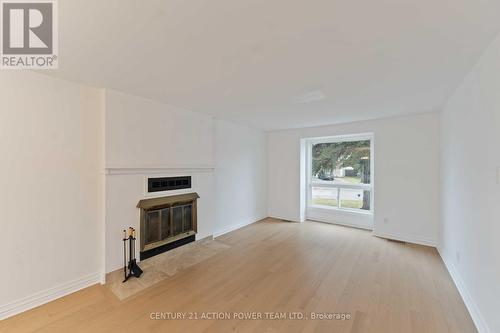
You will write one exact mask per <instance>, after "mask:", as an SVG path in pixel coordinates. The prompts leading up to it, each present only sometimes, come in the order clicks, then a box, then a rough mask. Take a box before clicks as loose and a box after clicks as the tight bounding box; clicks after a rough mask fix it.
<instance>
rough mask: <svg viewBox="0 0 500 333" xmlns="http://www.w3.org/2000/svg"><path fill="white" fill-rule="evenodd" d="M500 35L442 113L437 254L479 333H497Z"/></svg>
mask: <svg viewBox="0 0 500 333" xmlns="http://www.w3.org/2000/svg"><path fill="white" fill-rule="evenodd" d="M499 92H500V36H499V37H497V39H496V40H495V42H494V43H493V44H492V45H491V46H490V47H489V49H488V50H487V51H486V52H485V54H484V55H483V56H482V58H481V59H480V61H479V63H478V64H477V65H476V66H475V67H474V68H473V70H472V71H471V72H470V73H469V74H468V75H467V77H466V78H465V80H464V81H463V83H462V84H461V85H460V87H459V88H458V89H457V91H456V92H455V93H454V95H453V96H452V97H451V98H450V100H449V101H448V103H447V105H446V106H445V108H444V111H443V112H442V120H441V129H442V130H441V132H442V169H441V170H442V198H441V201H442V203H443V205H442V218H441V220H442V224H441V230H440V253H441V255H442V256H443V258H444V260H445V262H446V264H447V266H448V267H449V269H450V273H452V276H453V277H454V279H455V281H456V282H457V285H458V287H459V289H460V291H461V293H462V295H463V297H464V300H465V301H466V304H467V305H468V307H469V310H470V312H471V314H472V316H473V318H474V320H475V322H476V326H477V327H478V329H479V330H480V331H482V332H488V331H489V332H500V317H499V316H498V309H499V308H500V284H499V281H500V261H499V254H500V242H499V240H498V237H499V235H500V218H499V215H498V207H499V204H500V179H499V178H500V169H499V168H500V148H499V144H500V94H499Z"/></svg>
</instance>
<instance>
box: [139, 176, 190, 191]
mask: <svg viewBox="0 0 500 333" xmlns="http://www.w3.org/2000/svg"><path fill="white" fill-rule="evenodd" d="M183 188H191V176H183V177H161V178H148V192H160V191H172V190H180V189H183Z"/></svg>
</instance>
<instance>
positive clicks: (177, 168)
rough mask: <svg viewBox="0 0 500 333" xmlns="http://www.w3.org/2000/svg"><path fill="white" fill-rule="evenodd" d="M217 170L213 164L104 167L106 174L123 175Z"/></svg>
mask: <svg viewBox="0 0 500 333" xmlns="http://www.w3.org/2000/svg"><path fill="white" fill-rule="evenodd" d="M214 170H215V165H213V164H189V165H187V164H173V165H154V166H145V165H128V166H118V165H112V166H108V167H106V168H104V173H105V174H106V175H123V174H155V173H162V172H169V173H172V172H212V171H214Z"/></svg>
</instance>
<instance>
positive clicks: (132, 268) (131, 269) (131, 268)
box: [123, 227, 142, 282]
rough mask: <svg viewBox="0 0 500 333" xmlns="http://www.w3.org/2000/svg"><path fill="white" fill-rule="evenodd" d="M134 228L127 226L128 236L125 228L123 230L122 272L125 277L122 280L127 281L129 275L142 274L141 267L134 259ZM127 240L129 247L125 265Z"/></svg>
mask: <svg viewBox="0 0 500 333" xmlns="http://www.w3.org/2000/svg"><path fill="white" fill-rule="evenodd" d="M135 239H136V238H135V229H134V228H132V227H130V228H128V237H127V230H123V273H124V275H125V279H124V280H123V282H125V281H127V280H128V279H129V278H131V277H133V276H134V277H136V278H138V277H139V276H141V274H142V269H141V268H140V267H139V265H137V261H136V260H135ZM127 241H128V244H129V245H128V249H129V261H128V265H127Z"/></svg>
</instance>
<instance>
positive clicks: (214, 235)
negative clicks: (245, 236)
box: [213, 217, 265, 238]
mask: <svg viewBox="0 0 500 333" xmlns="http://www.w3.org/2000/svg"><path fill="white" fill-rule="evenodd" d="M263 219H265V217H259V218H257V219H251V220H249V221H246V222H243V223H239V224H235V225H232V226H229V227H226V228H224V229H222V230H219V231H216V232H214V234H213V237H214V238H217V237H219V236H222V235H224V234H227V233H229V232H231V231H234V230H238V229H240V228H243V227H246V226H247V225H250V224H253V223H255V222H259V221H261V220H263Z"/></svg>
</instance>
